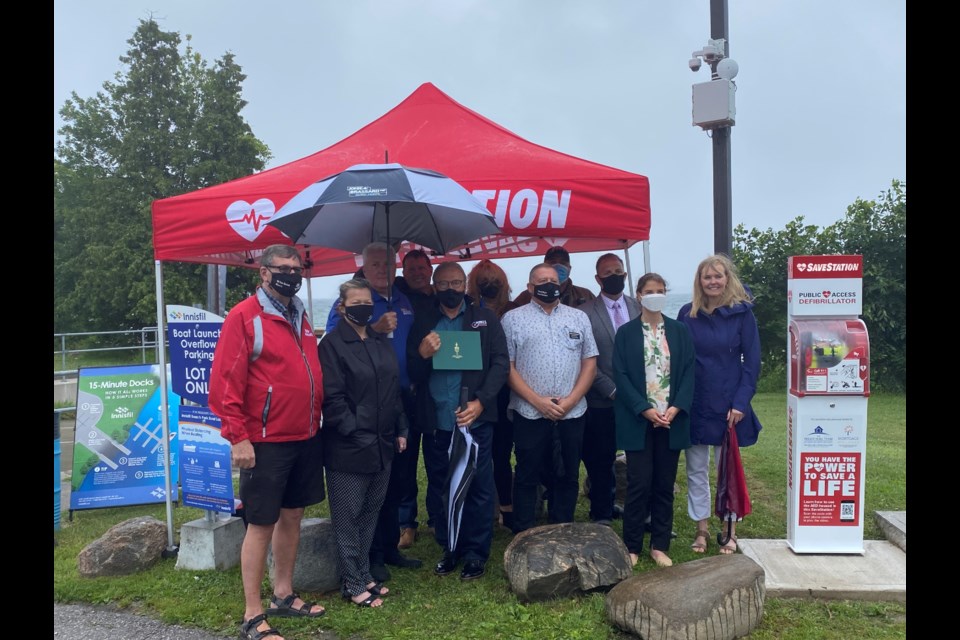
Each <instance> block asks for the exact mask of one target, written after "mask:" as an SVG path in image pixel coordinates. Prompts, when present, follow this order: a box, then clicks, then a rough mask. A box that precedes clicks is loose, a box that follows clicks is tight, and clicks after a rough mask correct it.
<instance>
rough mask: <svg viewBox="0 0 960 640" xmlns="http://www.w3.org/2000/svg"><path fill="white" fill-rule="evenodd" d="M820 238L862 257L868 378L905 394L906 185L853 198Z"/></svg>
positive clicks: (833, 248) (828, 246)
mask: <svg viewBox="0 0 960 640" xmlns="http://www.w3.org/2000/svg"><path fill="white" fill-rule="evenodd" d="M823 236H824V247H825V249H826V250H827V252H829V253H841V254H858V255H862V256H863V320H864V322H865V323H866V325H867V332H868V333H869V335H870V377H871V380H872V381H873V382H874V383H876V384H877V385H878V386H879V387H881V388H883V389H884V390H890V391H893V390H896V391H902V390H905V389H906V375H907V352H906V343H907V250H906V249H907V194H906V185H905V184H904V183H902V182H900V181H897V180H895V181H894V182H893V184H892V185H891V187H890V189H889V190H887V191H886V192H885V193H882V194H881V195H880V197H879V199H878V200H861V199H859V198H858V199H857V200H856V201H855V202H854V203H853V204H852V205H850V206H849V207H847V213H846V215H845V216H844V217H843V219H842V220H839V221H837V222H835V223H834V224H832V225H830V226H829V227H827V228H826V229H825V230H824V233H823Z"/></svg>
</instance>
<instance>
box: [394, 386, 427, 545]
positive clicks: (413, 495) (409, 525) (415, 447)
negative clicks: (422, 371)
mask: <svg viewBox="0 0 960 640" xmlns="http://www.w3.org/2000/svg"><path fill="white" fill-rule="evenodd" d="M401 397H402V399H403V410H404V411H405V412H406V414H407V419H408V421H409V423H410V432H409V433H408V434H407V450H406V451H404V452H403V453H398V454H396V456H395V457H394V459H393V466H394V467H398V469H397V471H398V472H399V474H400V477H399V478H398V480H397V482H398V483H399V485H400V495H399V496H398V505H397V520H398V521H399V522H400V528H401V529H416V528H417V527H418V526H419V523H418V522H417V493H418V487H417V466H418V465H419V463H420V427H419V425H417V423H416V415H417V413H416V411H417V408H416V405H415V404H414V401H413V395H411V394H409V393H402V394H401ZM427 524H428V525H430V526H433V523H432V522H429V521H428V522H427Z"/></svg>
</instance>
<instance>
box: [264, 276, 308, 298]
mask: <svg viewBox="0 0 960 640" xmlns="http://www.w3.org/2000/svg"><path fill="white" fill-rule="evenodd" d="M301 284H303V276H302V275H299V274H296V273H272V272H271V273H270V288H271V289H273V290H274V291H276V292H277V293H279V294H280V295H282V296H283V297H285V298H292V297H293V296H295V295H296V294H297V291H300V285H301Z"/></svg>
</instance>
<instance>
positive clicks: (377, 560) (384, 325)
mask: <svg viewBox="0 0 960 640" xmlns="http://www.w3.org/2000/svg"><path fill="white" fill-rule="evenodd" d="M396 269H397V265H396V256H395V255H394V252H393V250H392V249H390V248H389V247H388V246H387V245H386V243H383V242H371V243H370V244H368V245H367V246H366V247H364V249H363V267H362V270H363V275H364V277H365V278H366V279H367V281H369V282H370V285H371V286H372V287H373V319H372V320H371V323H370V328H371V329H373V330H374V331H377V332H378V333H382V334H384V335H387V336H390V338H391V343H392V345H393V351H394V353H396V354H397V364H398V365H399V366H400V390H401V393H403V394H409V393H410V377H409V376H408V375H407V336H408V335H410V328H411V327H412V326H413V306H412V305H411V304H410V300H409V298H407V296H405V295H404V294H403V293H402V292H401V291H400V289H398V288H397V286H396V284H393V285H392V286H391V283H392V282H393V277H394V274H395V272H396ZM388 293H389V294H390V300H389V301H388V300H387V294H388ZM339 320H340V314H339V313H337V310H336V307H335V306H334V307H333V308H331V309H330V315H329V316H327V326H326V331H330V330H332V329H333V328H334V327H335V326H337V322H338V321H339ZM403 468H404V466H403V465H400V464H394V465H393V466H392V468H391V470H390V481H389V484H388V485H387V496H386V498H384V501H383V506H382V507H381V508H380V516H379V518H378V520H377V531H376V534H375V535H374V537H373V544H372V545H371V546H370V573H371V575H372V576H373V577H374V578H375V579H377V580H381V581H382V580H389V579H390V572H389V571H388V570H387V568H386V567H385V566H384V565H385V564H389V565H393V566H395V567H403V568H407V569H418V568H420V567H421V566H423V562H422V561H420V560H417V559H414V558H408V557H406V556H404V555H403V554H402V553H400V551H398V550H397V543H398V542H399V541H400V520H399V516H398V512H397V507H398V505H399V503H400V497H401V495H402V493H403V486H404V484H403V480H404V478H403Z"/></svg>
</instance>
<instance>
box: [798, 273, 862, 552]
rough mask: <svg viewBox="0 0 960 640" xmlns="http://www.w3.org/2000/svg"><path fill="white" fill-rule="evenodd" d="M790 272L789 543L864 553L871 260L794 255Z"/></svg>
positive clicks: (820, 549)
mask: <svg viewBox="0 0 960 640" xmlns="http://www.w3.org/2000/svg"><path fill="white" fill-rule="evenodd" d="M787 268H788V270H789V274H788V276H787V326H788V329H787V334H788V335H787V352H788V367H787V543H788V544H789V545H790V548H791V549H793V551H794V552H795V553H838V554H839V553H859V554H862V553H863V488H864V459H865V454H866V443H867V397H868V396H869V395H870V342H869V339H868V337H867V327H866V325H865V324H864V323H863V321H862V320H861V319H860V318H859V316H860V314H861V313H862V311H863V256H852V255H847V256H839V255H837V256H793V257H791V258H790V259H789V261H788V265H787Z"/></svg>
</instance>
